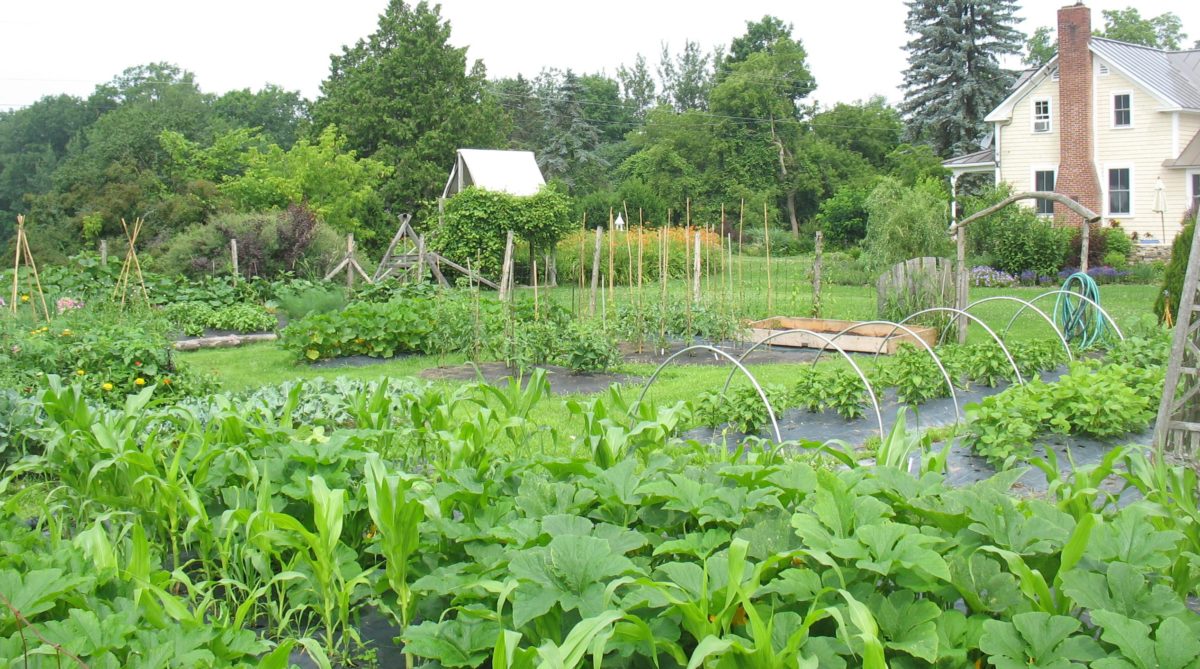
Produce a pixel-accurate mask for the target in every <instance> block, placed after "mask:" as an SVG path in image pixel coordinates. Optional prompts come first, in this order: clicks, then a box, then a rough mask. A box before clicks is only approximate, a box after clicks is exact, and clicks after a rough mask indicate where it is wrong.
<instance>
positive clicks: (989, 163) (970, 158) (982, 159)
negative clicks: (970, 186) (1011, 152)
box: [942, 146, 996, 170]
mask: <svg viewBox="0 0 1200 669" xmlns="http://www.w3.org/2000/svg"><path fill="white" fill-rule="evenodd" d="M985 166H986V167H987V168H989V169H990V168H993V167H995V166H996V151H995V148H994V147H990V146H989V147H988V148H986V149H983V150H982V151H976V152H975V153H968V154H966V155H962V156H955V157H953V158H950V159H949V160H943V161H942V167H945V168H947V169H950V170H954V169H956V168H957V169H960V170H961V168H964V167H985Z"/></svg>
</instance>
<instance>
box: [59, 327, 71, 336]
mask: <svg viewBox="0 0 1200 669" xmlns="http://www.w3.org/2000/svg"><path fill="white" fill-rule="evenodd" d="M61 336H63V337H70V336H71V328H67V329H65V330H63V331H62V335H61Z"/></svg>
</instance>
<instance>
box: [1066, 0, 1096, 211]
mask: <svg viewBox="0 0 1200 669" xmlns="http://www.w3.org/2000/svg"><path fill="white" fill-rule="evenodd" d="M1091 37H1092V11H1091V10H1090V9H1088V8H1087V7H1086V6H1084V4H1083V3H1082V2H1078V3H1075V4H1074V5H1071V6H1069V7H1063V8H1061V9H1059V10H1058V76H1059V79H1058V142H1059V144H1058V152H1059V156H1058V175H1057V179H1056V180H1055V184H1054V187H1055V188H1054V189H1055V190H1056V191H1057V192H1059V193H1062V194H1063V195H1066V196H1068V197H1071V198H1073V199H1075V200H1076V201H1078V202H1079V203H1080V204H1082V205H1083V206H1085V207H1088V208H1089V209H1091V210H1092V211H1095V212H1096V213H1102V210H1101V208H1100V182H1099V180H1098V179H1097V176H1096V164H1095V163H1094V162H1093V161H1092V142H1093V141H1095V140H1094V138H1093V137H1092V52H1091V51H1090V50H1088V42H1089V41H1090V40H1091ZM1055 214H1056V216H1055V218H1057V219H1058V221H1059V222H1066V223H1070V224H1071V225H1079V224H1080V223H1081V222H1082V220H1083V219H1082V218H1080V217H1079V215H1078V214H1076V213H1074V212H1071V211H1069V210H1068V209H1066V207H1063V206H1061V205H1055Z"/></svg>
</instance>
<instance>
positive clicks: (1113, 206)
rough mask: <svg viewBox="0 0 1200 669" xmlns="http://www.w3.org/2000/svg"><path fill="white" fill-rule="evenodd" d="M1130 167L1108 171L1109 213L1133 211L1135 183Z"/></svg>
mask: <svg viewBox="0 0 1200 669" xmlns="http://www.w3.org/2000/svg"><path fill="white" fill-rule="evenodd" d="M1130 176H1131V175H1130V169H1129V168H1128V167H1119V168H1115V169H1111V170H1109V171H1108V213H1109V214H1129V213H1131V212H1132V211H1133V184H1132V181H1131V179H1130Z"/></svg>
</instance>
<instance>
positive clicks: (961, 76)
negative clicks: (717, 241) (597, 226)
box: [0, 0, 1186, 259]
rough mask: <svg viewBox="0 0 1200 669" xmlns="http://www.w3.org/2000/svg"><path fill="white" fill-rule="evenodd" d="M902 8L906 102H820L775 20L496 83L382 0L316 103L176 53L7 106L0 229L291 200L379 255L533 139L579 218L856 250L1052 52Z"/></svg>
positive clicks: (162, 223) (1163, 23)
mask: <svg viewBox="0 0 1200 669" xmlns="http://www.w3.org/2000/svg"><path fill="white" fill-rule="evenodd" d="M908 4H909V15H908V19H907V21H906V24H905V27H906V29H907V30H908V32H909V33H910V35H911V37H912V39H911V41H910V42H909V43H908V45H907V49H908V52H909V66H908V69H907V70H906V72H905V84H904V91H905V98H904V100H903V101H902V102H901V104H900V105H899V106H898V107H893V106H891V105H890V104H888V103H887V102H886V101H885V100H884V99H883V98H881V97H875V98H871V99H869V100H864V101H860V102H857V103H852V104H846V103H841V104H837V105H833V106H831V107H819V106H818V105H816V104H815V103H813V102H811V100H810V96H811V95H812V94H813V92H814V91H815V90H816V89H817V87H818V82H817V81H816V80H815V78H814V77H813V75H812V73H811V71H810V70H809V67H808V62H807V58H808V53H807V51H806V49H805V47H804V45H803V43H802V42H801V40H799V39H798V38H796V37H795V36H794V34H793V32H794V31H793V26H792V25H791V24H789V23H787V22H785V21H783V20H781V19H779V18H777V17H773V16H765V17H763V18H762V19H761V20H758V21H751V22H747V24H746V25H745V29H744V31H743V32H741V33H740V34H733V35H732V36H731V39H730V42H729V44H728V46H727V47H726V46H721V47H718V48H716V49H714V50H712V51H707V52H706V51H705V50H703V49H702V48H701V47H700V45H699V44H697V43H695V42H692V41H686V42H685V43H684V44H683V45H682V47H680V48H678V49H674V50H673V49H672V48H671V47H670V46H669V45H666V44H664V45H663V46H662V51H661V53H660V54H658V59H657V63H653V64H652V63H651V61H650V60H649V59H648V58H646V57H645V56H643V55H638V56H637V57H636V58H635V59H634V62H633V63H629V64H623V65H621V66H619V67H617V68H616V70H615V74H613V75H609V74H606V73H577V72H574V71H572V70H570V69H559V68H555V67H550V66H548V67H547V68H545V69H543V70H542V71H541V72H540V73H537V74H535V75H531V76H530V77H525V76H516V77H511V78H489V77H488V75H487V71H486V69H485V67H484V64H483V63H482V62H481V61H475V62H473V63H470V62H468V61H467V57H466V49H465V47H459V46H455V45H454V44H453V39H452V34H451V26H450V23H449V22H448V21H447V20H445V19H444V18H443V17H442V16H441V14H440V8H439V7H438V6H437V5H430V4H428V3H426V2H418V3H416V4H410V3H407V2H404V1H403V0H390V2H389V3H388V5H387V7H386V9H385V11H384V12H383V14H382V15H381V16H380V18H379V23H378V26H377V28H376V30H375V32H374V33H372V34H371V35H369V36H367V37H364V38H363V39H360V40H358V41H357V42H356V43H355V44H353V45H348V46H346V47H343V49H342V50H341V52H340V53H338V54H334V55H333V56H332V58H331V64H330V71H329V74H328V76H327V77H326V79H325V80H324V81H323V83H322V84H321V93H320V96H319V97H318V98H317V99H316V100H314V101H309V100H305V99H304V98H303V97H302V96H301V95H300V94H299V93H298V92H296V91H288V90H284V89H282V88H280V87H278V86H271V85H268V86H266V87H264V88H262V89H261V90H258V91H251V90H248V89H246V90H236V91H230V92H227V93H223V94H220V95H216V94H213V93H209V92H205V91H203V90H202V89H201V88H200V86H199V84H198V82H197V81H196V79H195V76H194V75H193V74H192V73H190V72H188V71H186V70H184V69H182V68H180V67H179V66H177V65H173V64H167V63H151V64H146V65H139V66H136V67H132V68H129V69H127V70H125V71H124V72H122V73H121V74H119V75H117V76H116V77H114V78H113V79H112V80H111V81H109V82H106V83H103V84H100V85H98V86H97V87H96V88H95V90H94V92H93V93H92V94H91V95H90V96H88V97H86V98H78V97H73V96H68V95H58V96H48V97H45V98H42V99H41V100H39V101H37V102H35V103H33V104H32V105H30V106H28V107H25V108H23V109H18V110H14V111H9V112H4V113H0V240H4V239H7V238H8V237H9V236H11V231H12V224H13V221H14V220H15V215H16V214H17V213H25V214H27V215H28V217H29V219H30V221H31V222H34V223H35V224H36V226H37V234H36V236H35V237H34V238H33V239H32V240H31V241H33V242H34V243H35V244H36V246H37V247H38V248H37V250H38V251H39V252H40V253H42V254H44V255H47V256H49V258H51V259H54V258H58V257H63V256H66V255H69V254H71V253H74V252H76V251H78V250H79V249H80V248H82V247H84V246H87V245H90V244H92V243H94V241H95V240H96V239H98V238H108V237H119V236H120V234H121V219H122V218H124V219H127V220H131V219H133V218H134V217H137V216H142V217H145V218H146V219H147V220H148V222H150V226H149V227H148V229H147V230H148V233H149V235H150V239H149V244H150V245H151V246H152V247H154V246H155V245H159V246H162V245H165V244H167V243H169V241H170V240H171V239H172V238H174V237H177V236H178V235H181V234H183V233H185V232H187V231H189V230H192V229H193V228H195V227H197V226H205V225H207V224H208V223H209V222H210V221H211V220H213V218H214V217H216V216H219V215H222V214H227V213H229V212H260V211H267V210H275V209H284V208H286V207H288V206H289V205H301V206H303V207H306V208H307V209H309V210H310V211H311V212H312V213H313V214H315V215H316V216H317V217H318V218H319V219H320V220H321V221H322V223H323V224H324V225H327V226H329V227H330V228H332V229H333V230H334V231H337V232H343V233H345V232H353V233H354V234H356V236H357V237H358V238H359V239H360V240H361V242H362V243H363V244H364V245H365V246H367V247H368V248H373V247H376V246H380V245H384V244H386V243H387V240H388V238H389V237H390V235H391V233H392V231H393V230H394V227H395V220H396V216H397V215H399V214H400V213H401V212H414V213H415V214H416V219H415V222H416V223H417V224H418V226H423V227H424V228H426V229H429V228H431V227H432V226H433V225H435V222H436V219H437V216H436V212H437V206H436V198H437V197H438V195H440V193H441V190H442V186H443V185H444V183H445V178H446V174H447V173H448V171H449V168H450V166H451V164H452V161H453V158H454V152H455V150H456V149H457V148H460V147H473V148H497V149H526V150H531V151H533V152H534V153H535V155H536V156H537V158H538V161H539V164H540V166H541V168H542V170H543V173H544V174H545V176H546V178H547V179H548V180H550V181H551V182H553V183H554V184H555V187H556V189H557V190H558V191H559V192H562V193H565V194H568V195H570V196H571V201H572V202H573V206H574V211H573V212H572V214H571V215H572V217H573V218H574V219H575V220H580V221H582V219H583V216H584V214H585V213H586V215H587V220H588V221H589V222H590V223H606V222H607V220H608V217H609V212H610V211H619V212H622V214H623V215H625V216H627V218H629V219H632V222H636V221H637V220H639V219H640V220H642V221H646V222H648V223H650V224H652V225H661V224H677V223H680V222H682V221H684V220H685V219H686V218H688V217H689V216H691V217H693V219H694V220H695V221H699V222H702V223H703V224H706V225H711V224H716V223H718V219H719V217H720V215H721V212H722V211H724V212H725V216H726V220H727V221H730V220H732V218H733V217H734V216H737V215H740V214H741V212H743V211H744V212H752V213H753V216H754V217H755V219H754V220H758V221H761V217H762V216H763V212H764V211H765V212H766V216H767V218H768V220H769V221H770V222H771V223H772V224H773V225H774V226H776V227H778V228H779V229H780V230H781V232H782V231H784V230H786V231H790V232H792V233H794V234H796V235H800V236H804V235H805V234H806V233H808V232H811V231H812V230H813V229H816V228H821V229H824V230H825V231H826V234H827V237H829V238H830V239H831V241H832V242H833V243H836V244H853V243H856V242H858V241H859V240H861V239H863V238H864V237H865V236H866V233H867V230H866V226H867V199H868V196H869V194H870V193H871V192H872V190H873V189H875V188H876V187H877V186H878V185H879V184H880V183H881V181H882V180H888V182H889V184H891V187H895V186H899V187H906V188H917V187H918V186H920V187H921V188H923V189H925V190H926V191H928V190H929V189H930V188H941V187H944V186H943V185H942V181H944V180H943V173H942V170H941V167H940V161H941V160H942V159H943V158H945V157H948V156H949V155H952V154H955V153H961V152H965V151H968V150H974V148H976V147H978V146H979V142H980V140H981V139H982V138H984V137H985V136H986V128H985V127H984V124H983V122H982V118H983V116H984V115H986V114H987V112H988V111H990V109H991V108H992V107H994V106H995V104H997V103H998V102H999V101H1000V100H1001V99H1003V97H1004V96H1005V95H1006V93H1007V91H1008V90H1009V87H1010V86H1011V84H1012V82H1013V80H1014V78H1015V74H1016V73H1014V72H1012V71H1010V70H1008V69H1006V68H1005V67H1003V61H1004V59H1005V58H1007V57H1015V56H1016V55H1018V54H1021V53H1024V58H1025V61H1026V63H1028V64H1030V65H1031V66H1036V65H1037V64H1039V59H1042V58H1044V57H1045V55H1044V54H1045V53H1046V50H1047V49H1049V53H1052V52H1053V45H1052V44H1050V43H1049V39H1050V33H1049V32H1048V31H1045V30H1042V29H1039V30H1038V31H1035V32H1034V34H1033V35H1031V36H1029V37H1026V36H1025V35H1023V34H1021V33H1020V32H1019V31H1018V30H1017V29H1016V28H1015V23H1016V18H1015V12H1016V9H1017V5H1016V2H1015V0H952V1H950V2H945V1H940V2H935V1H934V0H912V1H910V2H909V3H908ZM1104 17H1105V22H1106V24H1105V30H1104V31H1103V32H1104V34H1107V35H1108V36H1111V37H1114V38H1117V39H1123V40H1127V41H1137V42H1139V43H1151V44H1153V45H1157V46H1164V47H1167V48H1172V47H1177V46H1179V44H1181V43H1182V40H1184V39H1186V35H1184V34H1183V33H1182V30H1181V24H1180V23H1179V20H1178V18H1177V17H1174V15H1173V14H1169V13H1168V14H1165V15H1162V16H1159V17H1154V18H1150V19H1143V18H1142V17H1141V16H1140V14H1138V12H1137V10H1136V9H1132V8H1130V9H1127V10H1123V11H1120V12H1108V11H1106V12H1104ZM731 32H733V31H731ZM1043 62H1044V61H1043ZM921 184H924V185H921Z"/></svg>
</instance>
